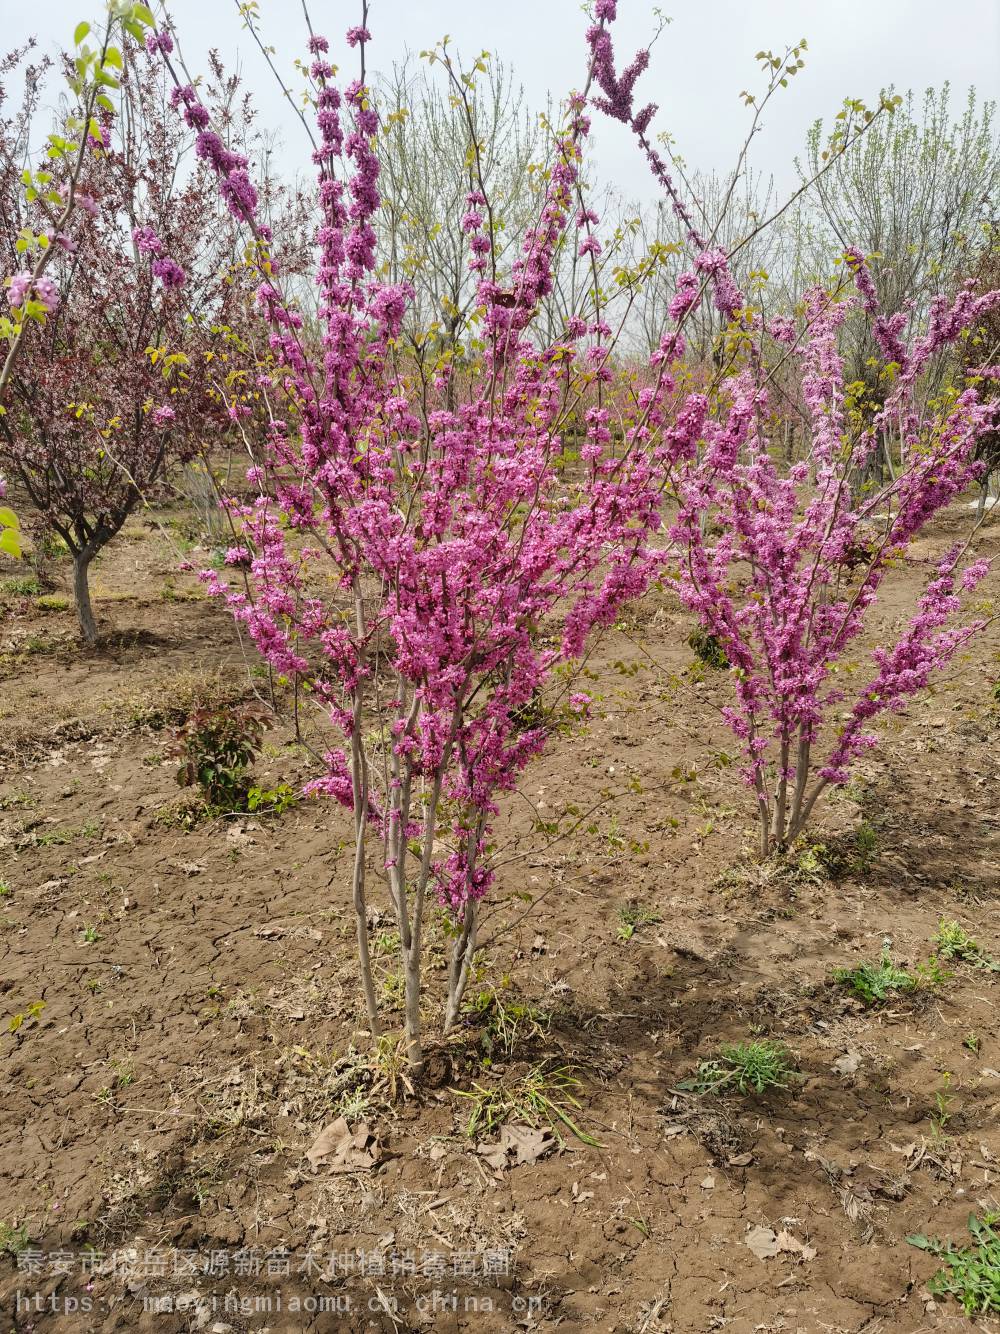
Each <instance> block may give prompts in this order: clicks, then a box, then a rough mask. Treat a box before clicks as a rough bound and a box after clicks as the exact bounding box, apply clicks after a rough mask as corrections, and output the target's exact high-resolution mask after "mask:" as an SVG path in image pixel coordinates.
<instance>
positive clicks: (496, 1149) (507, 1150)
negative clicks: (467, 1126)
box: [476, 1126, 556, 1172]
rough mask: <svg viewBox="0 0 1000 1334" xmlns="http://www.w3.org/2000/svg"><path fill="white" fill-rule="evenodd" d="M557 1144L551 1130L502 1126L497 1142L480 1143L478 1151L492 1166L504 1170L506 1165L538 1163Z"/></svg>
mask: <svg viewBox="0 0 1000 1334" xmlns="http://www.w3.org/2000/svg"><path fill="white" fill-rule="evenodd" d="M555 1144H556V1140H555V1136H554V1135H553V1134H552V1132H551V1131H550V1130H538V1129H536V1128H535V1127H534V1126H501V1127H500V1135H499V1137H498V1139H497V1141H496V1143H495V1144H483V1145H480V1147H479V1148H478V1149H477V1150H476V1152H477V1153H478V1154H479V1155H480V1157H482V1158H484V1159H485V1160H486V1162H488V1163H489V1165H490V1167H493V1168H495V1169H496V1170H497V1171H498V1172H502V1171H503V1169H504V1168H506V1167H520V1166H521V1164H522V1163H537V1162H538V1160H539V1158H544V1157H545V1155H546V1154H547V1153H550V1152H551V1151H552V1149H554V1148H555ZM511 1158H513V1161H511Z"/></svg>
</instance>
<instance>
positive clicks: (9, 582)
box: [0, 574, 42, 1226]
mask: <svg viewBox="0 0 1000 1334" xmlns="http://www.w3.org/2000/svg"><path fill="white" fill-rule="evenodd" d="M41 591H42V586H41V584H40V583H39V582H38V580H37V579H36V578H35V577H34V576H33V575H30V574H28V575H23V576H22V575H18V576H17V577H16V578H14V579H5V580H4V581H3V587H2V589H0V592H3V593H4V594H10V595H11V596H13V597H16V598H34V597H37V596H38V594H39V593H40V592H41ZM0 1226H2V1225H0Z"/></svg>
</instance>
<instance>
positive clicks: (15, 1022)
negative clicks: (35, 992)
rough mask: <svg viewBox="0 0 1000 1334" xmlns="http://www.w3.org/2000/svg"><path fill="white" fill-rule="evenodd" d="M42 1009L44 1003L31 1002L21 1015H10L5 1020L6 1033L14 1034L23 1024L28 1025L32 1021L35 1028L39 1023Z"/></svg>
mask: <svg viewBox="0 0 1000 1334" xmlns="http://www.w3.org/2000/svg"><path fill="white" fill-rule="evenodd" d="M44 1009H45V1002H44V1001H43V1000H39V1001H32V1002H31V1004H30V1005H29V1006H28V1007H27V1009H26V1010H25V1011H24V1012H23V1014H12V1015H11V1017H10V1018H9V1019H8V1020H7V1032H8V1033H16V1032H17V1031H18V1030H19V1029H20V1028H22V1027H23V1026H24V1025H25V1024H30V1023H31V1022H32V1021H34V1023H35V1024H36V1026H37V1025H38V1024H39V1023H40V1022H41V1018H42V1011H43V1010H44Z"/></svg>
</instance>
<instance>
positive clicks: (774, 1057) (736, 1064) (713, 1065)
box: [677, 1038, 798, 1094]
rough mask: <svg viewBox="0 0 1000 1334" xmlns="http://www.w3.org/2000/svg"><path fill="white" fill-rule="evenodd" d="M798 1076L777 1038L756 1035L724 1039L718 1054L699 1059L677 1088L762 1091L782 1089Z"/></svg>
mask: <svg viewBox="0 0 1000 1334" xmlns="http://www.w3.org/2000/svg"><path fill="white" fill-rule="evenodd" d="M796 1078H798V1075H797V1072H796V1070H795V1066H794V1065H793V1064H792V1057H791V1053H790V1052H789V1050H788V1048H787V1047H786V1046H785V1045H784V1043H781V1042H774V1041H772V1040H771V1039H770V1038H757V1039H755V1040H754V1041H752V1042H727V1043H726V1044H725V1045H724V1046H722V1047H720V1048H719V1054H718V1056H717V1057H716V1058H715V1059H714V1060H711V1061H702V1062H701V1064H700V1065H699V1066H698V1069H697V1070H696V1071H695V1073H694V1075H693V1076H692V1077H691V1078H690V1079H686V1080H684V1081H683V1082H682V1083H680V1084H678V1086H677V1087H678V1088H682V1089H690V1090H691V1091H692V1092H694V1093H698V1094H706V1093H729V1092H731V1091H733V1090H735V1091H736V1092H737V1093H742V1094H747V1093H765V1092H766V1091H767V1090H768V1089H786V1088H788V1086H789V1083H790V1082H791V1081H792V1080H793V1079H796Z"/></svg>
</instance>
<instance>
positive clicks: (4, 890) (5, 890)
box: [0, 880, 14, 899]
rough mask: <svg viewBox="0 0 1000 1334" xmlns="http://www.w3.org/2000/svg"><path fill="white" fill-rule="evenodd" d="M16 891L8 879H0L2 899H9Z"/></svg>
mask: <svg viewBox="0 0 1000 1334" xmlns="http://www.w3.org/2000/svg"><path fill="white" fill-rule="evenodd" d="M13 893H14V891H13V890H12V889H11V887H10V885H8V884H7V881H6V880H0V899H9V898H10V896H11V895H12V894H13Z"/></svg>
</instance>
